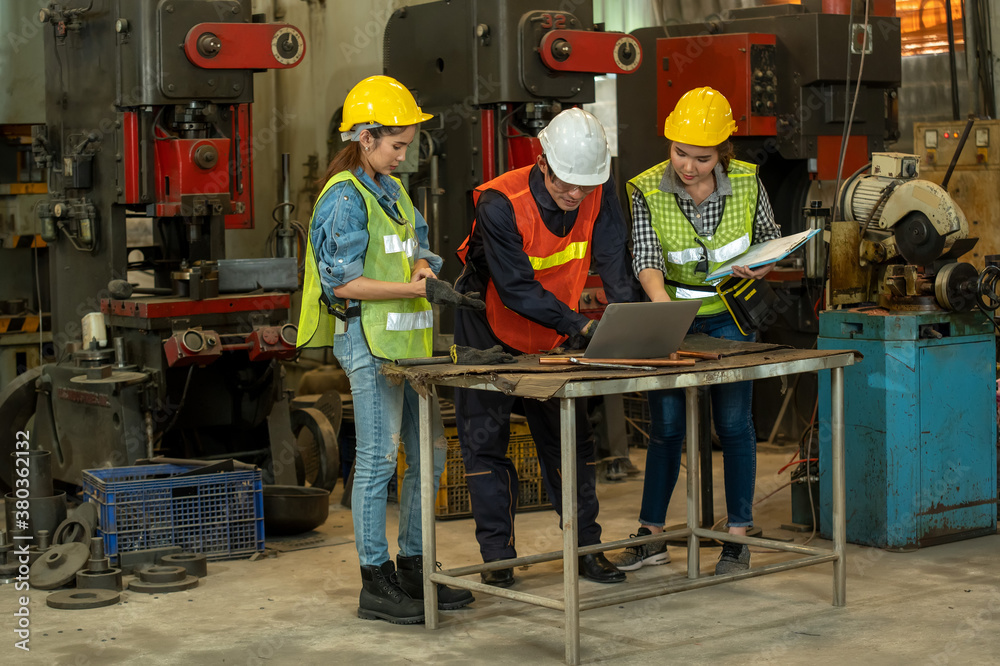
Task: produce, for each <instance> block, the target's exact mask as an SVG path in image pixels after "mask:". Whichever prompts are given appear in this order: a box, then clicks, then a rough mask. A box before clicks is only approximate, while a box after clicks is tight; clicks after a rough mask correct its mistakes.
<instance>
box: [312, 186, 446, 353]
mask: <svg viewBox="0 0 1000 666" xmlns="http://www.w3.org/2000/svg"><path fill="white" fill-rule="evenodd" d="M345 180H349V181H351V182H352V183H354V187H356V188H357V190H358V192H359V193H360V194H361V198H362V199H364V202H365V207H366V209H367V212H368V237H369V238H368V249H367V251H366V252H365V265H364V270H363V271H362V275H364V276H365V277H367V278H371V279H372V280H381V281H383V282H405V283H408V282H409V281H410V275H411V273H412V271H413V263H414V261H415V257H416V254H417V250H418V248H419V242H418V241H417V234H416V230H415V229H414V222H413V221H414V212H413V202H411V201H410V197H409V195H407V193H406V190H405V189H404V188H403V186H402V184H401V183H400V188H399V201H398V202H397V204H396V209H397V212H398V213H400V218H399V219H398V220H397V219H393V218H392V217H391V216H390V215H389V214H388V213H386V211H385V209H384V208H382V206H381V205H380V204H379V202H378V200H377V199H376V198H375V196H374V195H373V194H372V193H371V192H369V191H368V188H367V187H365V186H364V185H362V184H361V183H360V182H359V181H358V179H357V178H355V177H354V174H352V173H351V172H349V171H341V172H340V173H338V174H337V175H335V176H334V177H333V178H331V179H330V180H329V181H327V183H326V185H325V186H324V187H323V191H322V192H320V195H319V198H320V199H322V198H323V196H324V195H325V194H326V192H327V190H329V189H330V188H331V187H332V186H333V185H336V184H337V183H341V182H343V181H345ZM393 180H395V181H396V182H397V183H399V180H397V179H395V178H393ZM317 207H318V206H317ZM315 223H316V213H315V209H313V218H312V219H311V220H310V221H309V228H310V230H311V229H312V225H313V224H315ZM309 236H310V238H309V241H308V243H307V247H306V253H307V257H308V260H307V261H306V274H305V280H304V284H303V286H302V310H301V312H300V314H299V333H298V340H297V343H296V346H297V347H299V348H307V347H329V346H332V345H333V335H334V326H335V322H336V320H335V318H334V316H333V315H331V314H330V313H329V312H328V310H327V307H326V304H325V303H324V302H323V299H322V296H323V287H322V283H321V282H320V279H319V266H318V264H317V261H316V254H315V253H314V252H313V246H312V234H311V233H310V234H309ZM361 327H362V329H363V331H364V334H365V340H366V341H367V343H368V348H369V349H370V350H371V353H372V355H373V356H376V357H378V358H384V359H388V360H393V361H394V360H396V359H400V358H421V357H425V356H430V355H431V353H432V334H433V328H434V313H433V311H432V310H431V304H430V303H428V302H427V299H424V298H393V299H388V300H378V301H361Z"/></svg>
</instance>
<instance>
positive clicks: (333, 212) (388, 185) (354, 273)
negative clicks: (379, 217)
mask: <svg viewBox="0 0 1000 666" xmlns="http://www.w3.org/2000/svg"><path fill="white" fill-rule="evenodd" d="M375 176H376V179H377V181H378V184H377V185H376V180H374V179H372V178H371V177H370V176H369V175H368V174H367V173H365V171H364V169H362V168H358V169H357V170H356V171H355V172H354V177H355V178H357V179H358V181H359V182H360V183H361V184H362V185H364V186H365V187H366V188H368V191H369V192H371V193H372V194H373V195H374V196H375V198H376V199H377V200H378V202H379V204H380V205H381V206H382V208H383V209H385V210H386V211H387V212H389V213H390V214H391V215H392V216H393V217H397V215H398V214H397V212H396V208H395V206H396V202H397V201H398V200H399V195H400V190H401V187H400V185H399V184H398V183H397V182H396V181H394V180H393V179H392V178H390V177H389V176H383V175H382V174H376V175H375ZM413 213H414V217H415V218H416V219H415V220H414V221H413V222H414V229H415V230H416V233H417V242H418V243H419V248H418V249H417V254H416V256H415V257H414V261H416V260H419V259H424V260H426V261H427V263H428V264H430V267H431V270H432V271H434V273H435V274H437V273H439V272H440V271H441V265H442V264H443V263H444V262H443V260H442V259H441V257H439V256H437V255H436V254H434V253H433V252H431V251H430V249H429V246H428V244H427V222H426V221H425V220H424V217H423V215H421V214H420V211H419V210H417V209H416V208H414V209H413ZM309 237H310V240H311V241H312V246H313V251H314V252H315V253H316V261H317V263H318V264H319V271H318V272H319V277H320V282H321V283H322V285H323V292H324V293H325V294H326V295H327V297H328V298H329V299H330V300H331V302H337V301H339V300H340V299H337V297H336V296H334V295H333V290H334V288H336V287H340V286H342V285H345V284H347V283H348V282H350V281H351V280H354V279H357V278H359V277H361V275H362V273H363V272H364V267H365V252H366V250H367V249H368V211H367V208H366V207H365V201H364V199H363V198H362V197H361V193H360V192H358V190H357V188H356V187H355V186H354V183H353V182H351V181H349V180H348V181H343V182H340V183H337V184H336V185H333V186H332V187H330V189H328V190H327V191H326V194H324V195H323V196H322V198H320V200H319V201H318V202H317V203H316V209H315V211H314V212H313V221H312V225H311V227H310V229H309Z"/></svg>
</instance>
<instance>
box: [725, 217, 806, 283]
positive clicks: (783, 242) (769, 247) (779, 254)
mask: <svg viewBox="0 0 1000 666" xmlns="http://www.w3.org/2000/svg"><path fill="white" fill-rule="evenodd" d="M818 233H819V229H810V230H809V231H803V232H802V233H800V234H795V235H793V236H785V237H784V238H775V239H774V240H769V241H767V242H766V243H758V244H757V245H753V246H751V247H750V249H749V250H747V251H746V252H744V253H743V254H741V255H740V256H738V257H736V258H735V259H732V260H730V261H727V262H726V263H724V264H722V265H721V266H719V267H718V268H716V269H715V270H714V271H712V272H711V273H709V274H708V275H707V276H706V277H705V280H706V281H707V282H711V281H714V280H718V279H719V278H724V277H726V276H727V275H732V273H733V266H749V267H750V268H751V269H753V268H759V267H760V266H764V265H765V264H773V263H774V262H776V261H781V260H782V259H784V258H785V257H787V256H788V255H790V254H791V253H792V252H795V251H796V250H797V249H799V248H800V247H802V246H803V245H805V244H806V243H807V242H808V241H809V239H810V238H812V237H813V236H815V235H816V234H818Z"/></svg>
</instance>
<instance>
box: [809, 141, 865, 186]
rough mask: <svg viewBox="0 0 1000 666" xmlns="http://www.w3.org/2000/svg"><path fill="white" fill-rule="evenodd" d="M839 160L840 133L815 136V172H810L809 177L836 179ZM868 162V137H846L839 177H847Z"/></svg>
mask: <svg viewBox="0 0 1000 666" xmlns="http://www.w3.org/2000/svg"><path fill="white" fill-rule="evenodd" d="M839 161H840V135H837V136H818V137H816V172H815V173H810V174H809V177H810V178H812V179H813V180H837V162H839ZM868 162H869V160H868V137H867V136H852V137H848V139H847V150H846V151H845V152H844V167H843V168H842V169H841V170H840V174H841V177H843V178H847V177H848V176H850V175H851V174H852V173H854V172H855V171H857V170H858V169H860V168H861V167H863V166H864V165H865V164H867V163H868Z"/></svg>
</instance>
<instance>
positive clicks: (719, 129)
mask: <svg viewBox="0 0 1000 666" xmlns="http://www.w3.org/2000/svg"><path fill="white" fill-rule="evenodd" d="M735 131H736V122H735V121H733V109H732V107H731V106H729V100H727V99H726V98H725V97H724V96H723V95H722V93H720V92H719V91H718V90H713V89H712V88H709V87H707V86H706V87H704V88H695V89H694V90H689V91H688V92H686V93H684V94H683V95H682V96H681V98H680V99H679V100H677V106H675V107H674V110H673V111H671V112H670V115H669V116H667V121H666V122H665V123H664V124H663V136H665V137H667V138H668V139H670V140H671V141H676V142H678V143H686V144H687V145H689V146H717V145H719V144H720V143H722V142H723V141H725V140H726V139H728V138H729V136H730V135H731V134H733V132H735Z"/></svg>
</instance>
